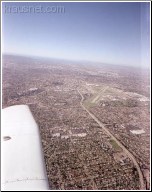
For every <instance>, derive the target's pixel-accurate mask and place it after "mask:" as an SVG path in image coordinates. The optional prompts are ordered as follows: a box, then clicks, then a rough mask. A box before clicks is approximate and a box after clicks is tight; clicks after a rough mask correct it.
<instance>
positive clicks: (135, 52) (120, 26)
mask: <svg viewBox="0 0 152 192" xmlns="http://www.w3.org/2000/svg"><path fill="white" fill-rule="evenodd" d="M25 6H26V8H27V9H29V6H31V7H32V10H34V8H35V7H36V6H37V7H38V6H41V10H46V9H47V8H48V7H49V8H50V9H49V10H51V8H52V7H57V6H58V7H59V6H62V7H64V11H63V12H59V11H56V12H55V11H54V10H55V8H54V9H52V10H53V11H54V12H51V11H50V12H49V13H47V12H45V13H44V12H43V11H42V12H40V11H37V12H34V11H31V12H30V11H29V12H28V11H27V9H26V11H25V12H24V13H23V12H20V11H23V7H24V8H25ZM149 6H150V5H149V2H130V3H129V2H124V3H122V2H117V3H116V2H115V3H112V2H111V3H110V2H107V3H103V2H98V3H93V2H88V3H87V2H85V3H84V2H82V3H78V2H77V3H76V2H73V3H63V2H62V3H60V2H58V3H52V2H49V3H44V2H43V3H42V2H37V3H33V2H31V3H27V2H24V3H23V2H21V3H16V2H12V3H8V2H3V4H2V7H3V10H2V50H3V53H4V54H5V53H7V54H19V55H29V56H42V57H50V58H57V59H68V60H81V61H82V60H85V61H93V62H101V63H109V64H118V65H129V66H135V67H140V66H142V67H146V68H147V67H148V66H149V65H150V39H149V38H150V35H149V34H150V21H149V20H150V15H149V14H150V13H149ZM10 10H11V11H10Z"/></svg>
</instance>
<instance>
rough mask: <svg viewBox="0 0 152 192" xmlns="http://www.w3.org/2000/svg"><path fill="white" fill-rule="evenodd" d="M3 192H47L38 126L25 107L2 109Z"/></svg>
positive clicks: (17, 106) (47, 186)
mask: <svg viewBox="0 0 152 192" xmlns="http://www.w3.org/2000/svg"><path fill="white" fill-rule="evenodd" d="M1 137H2V138H1V155H2V161H1V168H2V171H1V186H2V190H48V189H49V185H48V180H47V174H46V169H45V163H44V157H43V152H42V146H41V140H40V135H39V129H38V125H37V124H36V122H35V120H34V118H33V116H32V113H31V111H30V109H29V107H28V106H26V105H16V106H11V107H8V108H5V109H2V128H1Z"/></svg>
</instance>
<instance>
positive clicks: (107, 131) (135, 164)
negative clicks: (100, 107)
mask: <svg viewBox="0 0 152 192" xmlns="http://www.w3.org/2000/svg"><path fill="white" fill-rule="evenodd" d="M77 91H78V93H79V94H80V96H81V101H80V105H81V107H82V108H83V109H84V110H85V111H86V112H87V113H88V114H89V115H90V116H91V117H92V118H93V119H94V121H96V122H97V123H98V125H99V126H100V127H101V128H102V129H103V130H104V131H105V132H106V133H107V135H108V136H110V137H111V138H112V139H113V140H114V141H115V142H116V143H117V144H118V145H119V147H121V149H122V150H123V151H124V153H125V154H126V155H127V156H128V157H129V158H130V159H131V160H132V162H133V163H134V166H135V167H136V169H137V171H138V174H139V181H140V189H141V190H146V187H145V184H144V178H143V174H142V171H141V169H140V167H139V165H138V163H137V161H136V159H135V157H134V156H133V155H132V154H131V153H130V151H128V149H127V148H126V147H125V146H124V145H122V143H121V142H120V141H119V140H118V139H117V138H116V137H115V136H114V135H113V134H112V133H111V132H109V130H108V129H107V128H106V127H105V125H104V124H103V123H102V122H101V121H99V120H98V119H97V117H95V115H94V114H92V113H91V112H90V111H89V110H88V109H87V108H86V107H85V106H84V105H83V101H84V97H83V95H82V94H81V92H80V91H79V90H77Z"/></svg>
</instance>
